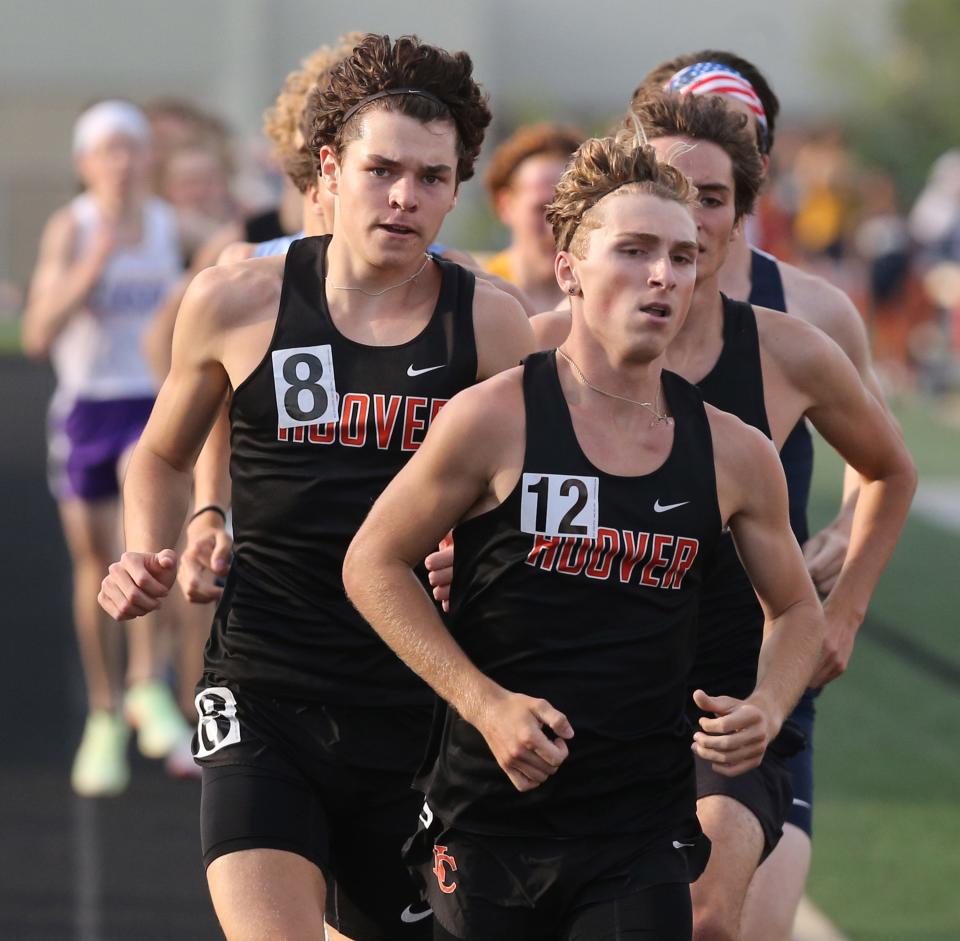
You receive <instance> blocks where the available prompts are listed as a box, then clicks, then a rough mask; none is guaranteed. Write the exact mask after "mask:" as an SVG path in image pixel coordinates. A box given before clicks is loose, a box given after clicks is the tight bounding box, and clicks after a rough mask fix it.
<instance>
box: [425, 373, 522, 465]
mask: <svg viewBox="0 0 960 941" xmlns="http://www.w3.org/2000/svg"><path fill="white" fill-rule="evenodd" d="M523 420H524V409H523V367H522V366H514V367H512V368H511V369H505V370H503V371H502V372H499V373H497V374H496V375H495V376H492V377H491V378H490V379H485V380H484V381H483V382H478V383H477V384H476V385H473V386H469V387H468V388H466V389H464V390H463V391H462V392H458V393H457V394H456V395H455V396H454V397H453V398H452V399H451V400H450V401H449V402H448V403H447V405H445V406H444V408H443V410H442V411H441V412H440V414H439V416H438V417H437V419H436V421H437V423H438V424H443V425H445V426H447V427H450V426H453V425H455V426H456V428H457V430H458V433H459V434H460V435H464V436H466V437H469V438H470V439H471V440H473V441H475V442H476V444H477V445H478V446H480V447H482V448H484V449H485V450H488V451H489V450H495V449H496V447H497V442H498V441H502V440H503V439H504V437H505V436H507V437H509V436H510V435H511V434H513V433H514V432H515V431H516V429H517V428H518V427H522V426H523Z"/></svg>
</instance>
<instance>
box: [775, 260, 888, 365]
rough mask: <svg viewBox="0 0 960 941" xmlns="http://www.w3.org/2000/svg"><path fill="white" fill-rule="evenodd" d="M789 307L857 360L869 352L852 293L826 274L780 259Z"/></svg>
mask: <svg viewBox="0 0 960 941" xmlns="http://www.w3.org/2000/svg"><path fill="white" fill-rule="evenodd" d="M779 264H780V274H781V277H782V278H783V288H784V294H785V295H786V301H787V309H788V310H789V311H790V313H791V314H792V315H793V316H795V317H798V318H800V319H802V320H805V321H807V323H811V324H813V325H814V326H815V327H819V328H820V329H821V330H822V331H823V332H824V333H825V334H826V335H827V336H828V337H830V338H831V339H832V340H833V341H834V342H835V343H836V344H837V345H838V346H839V347H840V348H841V349H842V350H843V351H844V352H845V353H846V354H847V356H848V357H849V358H850V359H851V360H853V362H854V363H855V364H858V365H859V364H860V362H861V358H862V357H863V356H864V355H869V354H868V352H867V333H866V326H865V325H864V322H863V318H862V317H861V316H860V311H858V310H857V307H856V305H855V304H854V303H853V301H852V300H850V297H849V295H848V294H847V293H846V292H845V291H842V290H840V288H838V287H837V286H836V285H835V284H831V283H830V282H829V281H827V280H826V278H822V277H820V276H819V275H815V274H811V273H810V272H808V271H802V270H801V269H800V268H797V267H796V266H795V265H789V264H786V263H785V262H780V263H779Z"/></svg>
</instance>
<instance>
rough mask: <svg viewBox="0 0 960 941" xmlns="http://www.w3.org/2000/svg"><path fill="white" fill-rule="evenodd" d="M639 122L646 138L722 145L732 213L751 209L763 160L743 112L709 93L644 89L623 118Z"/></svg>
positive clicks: (741, 213)
mask: <svg viewBox="0 0 960 941" xmlns="http://www.w3.org/2000/svg"><path fill="white" fill-rule="evenodd" d="M635 122H639V124H640V126H641V127H642V128H643V130H644V133H645V134H646V135H647V137H648V138H651V139H653V138H657V137H687V138H690V139H691V140H702V141H709V142H710V143H711V144H716V145H717V146H718V147H720V148H722V149H723V150H724V151H725V152H726V154H727V156H728V157H729V158H730V163H731V164H732V169H733V183H734V194H733V203H734V209H735V211H736V217H737V218H738V219H739V218H741V217H742V216H747V215H749V214H750V213H751V212H753V206H754V203H755V202H756V201H757V193H759V192H760V185H761V183H762V182H763V161H762V160H761V159H760V152H759V151H758V150H757V143H756V140H755V138H754V136H753V134H751V132H750V129H749V126H748V125H749V120H748V118H747V116H746V115H745V114H741V113H740V112H739V111H734V110H733V109H731V108H728V107H727V105H726V104H725V103H724V101H723V99H722V98H719V97H714V96H712V95H704V96H702V97H698V96H696V95H683V96H681V95H673V94H669V93H665V92H661V91H655V90H653V89H648V90H647V91H644V92H641V93H640V94H639V95H637V96H636V97H635V98H634V100H633V103H632V104H631V106H630V112H628V114H627V116H626V118H625V119H624V125H625V126H630V127H632V126H633V125H634V123H635Z"/></svg>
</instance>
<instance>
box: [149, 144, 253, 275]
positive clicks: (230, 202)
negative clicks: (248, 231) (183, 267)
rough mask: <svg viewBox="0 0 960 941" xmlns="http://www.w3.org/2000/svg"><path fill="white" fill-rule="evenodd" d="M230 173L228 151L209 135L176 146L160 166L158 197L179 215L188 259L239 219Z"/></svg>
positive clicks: (179, 225)
mask: <svg viewBox="0 0 960 941" xmlns="http://www.w3.org/2000/svg"><path fill="white" fill-rule="evenodd" d="M231 171H232V165H231V161H230V158H229V155H228V153H227V151H226V149H225V148H224V147H223V145H222V143H221V142H220V141H217V140H215V139H214V138H211V137H209V136H201V137H194V138H188V139H186V140H183V141H181V142H179V143H178V144H176V145H174V147H173V148H172V149H171V150H169V151H168V152H167V155H166V157H165V158H164V160H163V163H162V164H160V166H159V167H158V174H157V182H158V184H159V190H158V195H159V196H161V197H162V198H163V199H165V200H166V201H167V202H169V203H170V204H171V205H172V206H173V208H174V210H175V211H176V213H177V226H178V228H179V230H180V237H181V241H182V244H183V248H184V252H185V254H186V259H187V260H189V259H191V258H192V257H193V255H194V253H195V252H196V250H197V249H198V248H199V247H200V246H201V245H202V244H203V243H204V242H206V241H207V240H208V239H209V238H210V237H211V236H212V235H213V233H214V232H216V231H217V230H218V229H220V228H221V227H222V226H224V225H226V224H227V223H231V222H234V221H237V220H239V218H240V209H239V207H238V206H237V204H236V202H235V201H234V199H233V196H232V195H231V193H230V175H231Z"/></svg>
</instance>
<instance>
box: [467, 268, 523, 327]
mask: <svg viewBox="0 0 960 941" xmlns="http://www.w3.org/2000/svg"><path fill="white" fill-rule="evenodd" d="M473 310H474V315H475V316H476V315H477V314H479V315H480V316H482V317H499V318H508V319H514V320H515V319H516V318H517V317H523V319H524V320H527V319H528V318H527V315H526V313H524V310H523V307H522V306H521V305H520V302H519V301H518V300H517V299H516V298H515V297H513V296H512V295H510V294H508V293H507V292H506V291H503V290H501V289H500V288H498V287H497V286H496V285H495V284H493V283H492V282H491V281H488V280H486V278H479V277H478V278H477V283H476V287H475V288H474V292H473Z"/></svg>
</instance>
